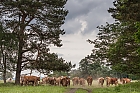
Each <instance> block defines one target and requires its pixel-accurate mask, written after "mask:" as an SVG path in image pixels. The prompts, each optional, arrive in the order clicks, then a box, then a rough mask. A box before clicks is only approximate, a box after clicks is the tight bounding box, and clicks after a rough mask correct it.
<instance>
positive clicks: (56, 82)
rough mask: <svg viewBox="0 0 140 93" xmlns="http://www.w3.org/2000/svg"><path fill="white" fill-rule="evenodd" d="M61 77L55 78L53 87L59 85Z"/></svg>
mask: <svg viewBox="0 0 140 93" xmlns="http://www.w3.org/2000/svg"><path fill="white" fill-rule="evenodd" d="M60 81H61V77H58V78H55V85H60Z"/></svg>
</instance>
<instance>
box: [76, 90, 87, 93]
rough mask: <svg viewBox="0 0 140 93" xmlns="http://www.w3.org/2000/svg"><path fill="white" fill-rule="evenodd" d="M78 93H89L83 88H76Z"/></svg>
mask: <svg viewBox="0 0 140 93" xmlns="http://www.w3.org/2000/svg"><path fill="white" fill-rule="evenodd" d="M76 93H88V92H87V91H86V90H83V89H78V90H76Z"/></svg>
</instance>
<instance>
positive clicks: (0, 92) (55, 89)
mask: <svg viewBox="0 0 140 93" xmlns="http://www.w3.org/2000/svg"><path fill="white" fill-rule="evenodd" d="M65 91H66V89H65V87H59V86H15V85H14V86H13V85H10V84H8V85H7V86H5V85H4V86H0V93H64V92H65Z"/></svg>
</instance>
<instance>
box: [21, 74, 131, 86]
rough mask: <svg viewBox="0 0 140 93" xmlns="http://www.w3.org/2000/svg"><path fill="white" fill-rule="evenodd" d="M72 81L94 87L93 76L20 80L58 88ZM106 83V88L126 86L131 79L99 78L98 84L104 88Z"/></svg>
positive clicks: (26, 83)
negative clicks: (118, 85)
mask: <svg viewBox="0 0 140 93" xmlns="http://www.w3.org/2000/svg"><path fill="white" fill-rule="evenodd" d="M71 81H72V85H73V86H76V85H81V86H85V85H86V83H87V84H88V86H91V85H92V82H93V78H92V77H91V76H88V77H87V78H86V79H84V78H80V77H74V78H72V79H70V78H69V77H68V76H61V77H44V78H42V79H41V80H40V77H37V76H26V75H23V76H21V78H20V82H21V85H24V86H25V85H29V84H31V85H34V86H36V85H40V84H49V85H58V86H70V83H71ZM105 81H106V86H107V87H109V86H110V85H117V84H126V83H129V82H131V79H129V78H121V79H120V80H119V79H118V78H113V77H106V78H103V77H100V78H98V84H99V85H100V86H102V87H103V85H104V83H105Z"/></svg>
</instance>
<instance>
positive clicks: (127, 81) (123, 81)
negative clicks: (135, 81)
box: [120, 78, 131, 84]
mask: <svg viewBox="0 0 140 93" xmlns="http://www.w3.org/2000/svg"><path fill="white" fill-rule="evenodd" d="M120 82H121V83H122V84H126V83H129V82H131V79H129V78H121V79H120Z"/></svg>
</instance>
